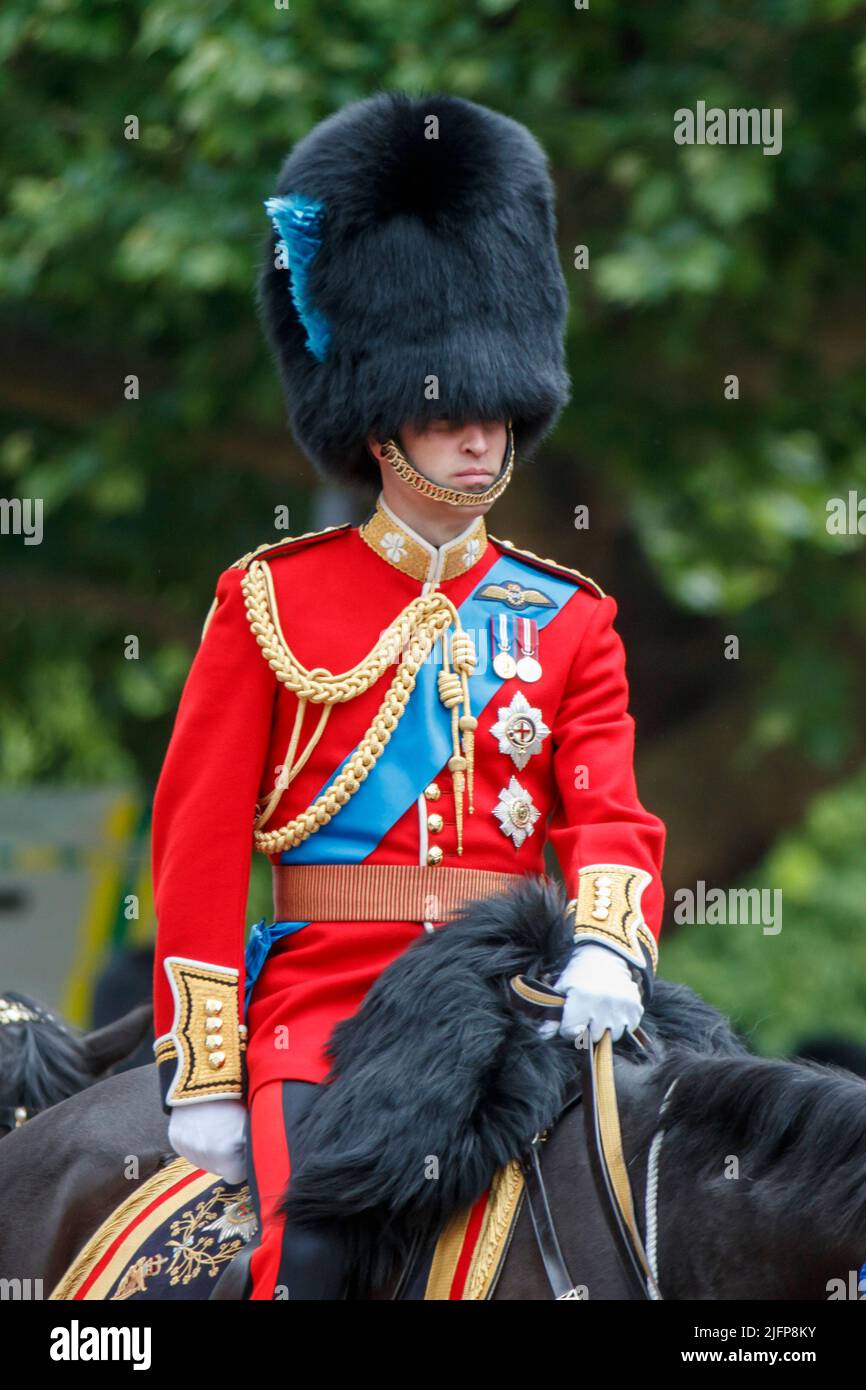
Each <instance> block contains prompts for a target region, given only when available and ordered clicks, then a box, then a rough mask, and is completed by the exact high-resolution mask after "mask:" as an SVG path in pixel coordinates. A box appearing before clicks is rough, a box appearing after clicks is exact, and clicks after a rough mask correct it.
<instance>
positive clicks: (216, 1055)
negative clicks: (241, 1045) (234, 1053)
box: [207, 1052, 226, 1070]
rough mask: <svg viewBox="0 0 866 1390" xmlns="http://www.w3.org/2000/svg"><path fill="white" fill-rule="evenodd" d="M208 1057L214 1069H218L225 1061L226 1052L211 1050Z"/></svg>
mask: <svg viewBox="0 0 866 1390" xmlns="http://www.w3.org/2000/svg"><path fill="white" fill-rule="evenodd" d="M207 1059H208V1061H209V1063H210V1065H211V1066H212V1067H213V1068H214V1070H216V1069H217V1068H219V1067H221V1066H223V1064H224V1063H225V1060H226V1054H225V1053H224V1052H209V1053H208V1058H207Z"/></svg>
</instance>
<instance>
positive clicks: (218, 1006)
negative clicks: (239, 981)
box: [204, 999, 223, 1014]
mask: <svg viewBox="0 0 866 1390" xmlns="http://www.w3.org/2000/svg"><path fill="white" fill-rule="evenodd" d="M222 1007H223V1001H222V1000H221V999H206V1000H205V1001H204V1011H205V1013H206V1014H219V1013H222Z"/></svg>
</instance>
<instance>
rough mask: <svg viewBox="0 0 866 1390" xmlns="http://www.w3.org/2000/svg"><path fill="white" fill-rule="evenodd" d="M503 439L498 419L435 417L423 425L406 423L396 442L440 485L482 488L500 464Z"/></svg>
mask: <svg viewBox="0 0 866 1390" xmlns="http://www.w3.org/2000/svg"><path fill="white" fill-rule="evenodd" d="M506 439H507V431H506V428H505V424H504V423H503V422H502V421H501V420H496V421H492V422H491V421H482V420H471V421H468V422H465V423H464V424H454V423H453V421H451V420H434V421H433V422H432V423H431V424H428V425H425V427H424V428H423V429H416V428H415V427H414V426H413V425H405V426H404V427H403V429H402V430H401V431H400V439H399V441H398V442H399V443H401V444H402V447H403V452H404V453H405V454H406V455H407V457H408V458H409V459H411V461H412V463H413V464H414V465H415V467H416V468H417V469H419V471H420V472H421V473H424V474H426V476H427V477H428V478H432V479H433V481H434V483H439V485H440V487H453V488H456V489H457V490H458V491H459V492H484V490H485V489H486V488H488V487H489V486H490V484H491V483H492V482H493V479H494V478H495V477H496V475H497V473H498V472H499V470H500V468H501V467H502V460H503V458H504V456H505V443H506Z"/></svg>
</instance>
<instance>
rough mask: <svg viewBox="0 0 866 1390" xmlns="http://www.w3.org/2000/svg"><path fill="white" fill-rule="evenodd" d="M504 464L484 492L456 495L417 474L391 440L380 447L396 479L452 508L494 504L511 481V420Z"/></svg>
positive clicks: (512, 444)
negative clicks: (503, 468) (501, 470)
mask: <svg viewBox="0 0 866 1390" xmlns="http://www.w3.org/2000/svg"><path fill="white" fill-rule="evenodd" d="M507 454H508V463H507V465H506V466H505V471H504V472H500V476H499V477H498V478H497V479H496V481H495V482H492V483H491V484H490V487H489V488H487V489H486V491H485V492H458V491H457V489H456V488H453V487H440V485H439V484H438V483H434V482H432V481H431V479H430V478H425V477H424V475H423V473H419V472H418V470H417V468H414V467H413V465H412V464H411V463H410V462H409V460H408V459H407V457H406V455H405V454H404V453H403V451H402V449H400V447H399V445H397V444H396V443H395V441H394V440H393V439H388V440H386V442H385V443H384V444H383V445H382V457H383V458H384V459H386V460H387V461H388V463H390V465H391V467H392V468H393V469H394V472H395V473H396V474H397V476H398V477H400V478H402V479H403V481H404V482H407V483H409V484H410V486H411V487H413V488H414V489H415V491H416V492H420V493H421V494H422V496H424V497H432V498H434V500H435V501H437V502H450V503H452V505H453V506H455V507H474V506H477V505H478V503H479V502H481V503H486V502H495V501H496V499H497V497H501V496H502V494H503V492H504V491H505V489H506V488H507V487H508V484H509V483H510V482H511V474H512V472H513V471H514V436H513V434H512V430H511V421H510V420H509V422H508V449H507Z"/></svg>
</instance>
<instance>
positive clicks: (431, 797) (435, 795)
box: [424, 782, 442, 801]
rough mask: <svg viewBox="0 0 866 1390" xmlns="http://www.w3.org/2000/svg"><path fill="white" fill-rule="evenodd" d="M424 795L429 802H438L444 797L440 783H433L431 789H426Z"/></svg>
mask: <svg viewBox="0 0 866 1390" xmlns="http://www.w3.org/2000/svg"><path fill="white" fill-rule="evenodd" d="M424 795H425V796H426V798H427V800H428V801H438V800H439V798H440V796H441V795H442V792H441V791H440V789H439V783H438V782H431V783H430V785H429V787H425V788H424Z"/></svg>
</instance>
